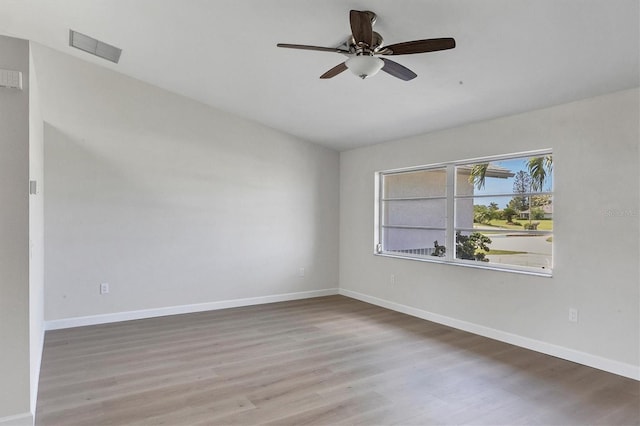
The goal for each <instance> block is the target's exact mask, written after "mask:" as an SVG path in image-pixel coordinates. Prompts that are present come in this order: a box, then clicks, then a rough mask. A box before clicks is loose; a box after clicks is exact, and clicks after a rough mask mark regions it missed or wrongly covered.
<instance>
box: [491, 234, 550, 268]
mask: <svg viewBox="0 0 640 426" xmlns="http://www.w3.org/2000/svg"><path fill="white" fill-rule="evenodd" d="M488 237H489V238H491V244H490V245H489V247H490V248H492V249H494V250H513V251H526V252H527V254H509V255H500V254H497V255H492V254H491V251H489V253H488V254H487V258H488V259H489V262H491V263H503V264H507V265H519V266H532V267H537V268H545V269H551V268H552V263H551V259H552V258H551V253H552V247H553V244H552V243H550V242H548V241H547V238H549V236H547V235H543V236H532V237H529V236H527V237H518V236H508V235H496V234H492V235H488Z"/></svg>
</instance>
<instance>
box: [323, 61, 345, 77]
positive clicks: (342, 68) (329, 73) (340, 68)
mask: <svg viewBox="0 0 640 426" xmlns="http://www.w3.org/2000/svg"><path fill="white" fill-rule="evenodd" d="M346 69H347V65H346V63H344V62H343V63H341V64H338V65H336V66H335V67H333V68H331V69H330V70H329V71H327V72H325V73H324V74H322V75H321V76H320V78H323V79H324V78H332V77H335V76H336V75H338V74H340V73H341V72H342V71H345V70H346Z"/></svg>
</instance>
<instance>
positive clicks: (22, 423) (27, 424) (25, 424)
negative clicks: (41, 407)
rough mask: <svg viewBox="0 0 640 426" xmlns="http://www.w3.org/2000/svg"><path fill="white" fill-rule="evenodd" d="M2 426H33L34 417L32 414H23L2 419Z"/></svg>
mask: <svg viewBox="0 0 640 426" xmlns="http://www.w3.org/2000/svg"><path fill="white" fill-rule="evenodd" d="M0 426H33V415H32V414H31V413H22V414H16V415H15V416H8V417H0Z"/></svg>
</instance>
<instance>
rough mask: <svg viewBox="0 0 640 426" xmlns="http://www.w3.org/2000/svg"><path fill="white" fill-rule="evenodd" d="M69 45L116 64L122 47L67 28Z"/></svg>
mask: <svg viewBox="0 0 640 426" xmlns="http://www.w3.org/2000/svg"><path fill="white" fill-rule="evenodd" d="M69 46H71V47H75V48H76V49H80V50H84V51H85V52H87V53H91V54H92V55H96V56H99V57H101V58H102V59H106V60H107V61H111V62H115V63H116V64H117V63H118V61H119V60H120V54H121V53H122V49H118V48H117V47H115V46H111V45H110V44H107V43H104V42H102V41H100V40H96V39H95V38H93V37H89V36H88V35H84V34H82V33H79V32H77V31H73V30H69Z"/></svg>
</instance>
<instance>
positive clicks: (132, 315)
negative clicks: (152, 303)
mask: <svg viewBox="0 0 640 426" xmlns="http://www.w3.org/2000/svg"><path fill="white" fill-rule="evenodd" d="M334 294H338V289H337V288H329V289H325V290H312V291H302V292H297V293H285V294H274V295H270V296H260V297H248V298H245V299H232V300H222V301H218V302H207V303H196V304H192V305H180V306H167V307H163V308H155V309H143V310H139V311H127V312H116V313H112V314H102V315H91V316H86V317H74V318H63V319H57V320H51V321H45V330H59V329H63V328H72V327H82V326H85V325H96V324H107V323H112V322H120V321H129V320H136V319H143V318H154V317H162V316H167V315H178V314H190V313H194V312H204V311H214V310H217V309H227V308H237V307H240V306H249V305H261V304H264V303H275V302H286V301H289V300H299V299H309V298H312V297H321V296H331V295H334Z"/></svg>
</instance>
